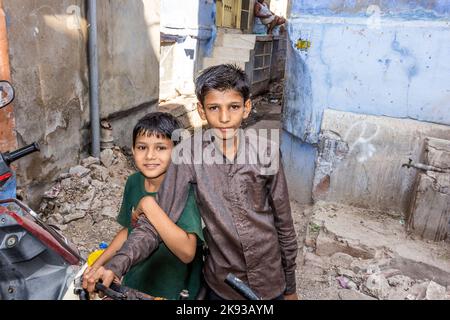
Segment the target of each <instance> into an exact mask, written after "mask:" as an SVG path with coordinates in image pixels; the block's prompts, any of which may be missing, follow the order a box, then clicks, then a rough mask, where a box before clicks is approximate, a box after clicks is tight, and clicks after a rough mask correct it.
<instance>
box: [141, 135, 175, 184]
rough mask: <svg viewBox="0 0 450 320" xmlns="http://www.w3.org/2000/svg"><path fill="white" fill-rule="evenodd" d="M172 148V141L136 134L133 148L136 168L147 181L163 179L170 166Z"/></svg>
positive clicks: (160, 136) (160, 137) (161, 137)
mask: <svg viewBox="0 0 450 320" xmlns="http://www.w3.org/2000/svg"><path fill="white" fill-rule="evenodd" d="M172 148H173V142H172V140H170V139H167V138H165V137H164V136H162V135H159V137H157V136H156V135H154V134H152V135H147V134H145V133H143V134H138V135H137V136H136V141H135V144H134V147H133V158H134V162H135V163H136V167H137V168H138V170H139V171H140V172H141V173H142V174H143V175H144V176H145V177H146V178H147V179H155V178H159V177H164V176H163V175H164V174H165V173H166V171H167V168H168V167H169V165H170V161H171V156H172Z"/></svg>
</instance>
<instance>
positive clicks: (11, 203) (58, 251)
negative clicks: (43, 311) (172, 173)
mask: <svg viewBox="0 0 450 320" xmlns="http://www.w3.org/2000/svg"><path fill="white" fill-rule="evenodd" d="M13 100H14V89H13V87H12V86H11V84H10V83H9V82H7V81H0V109H2V108H4V107H6V106H7V105H9V104H10V103H11V102H12V101H13ZM34 152H39V145H38V144H37V143H36V142H34V143H32V144H30V145H27V146H25V147H23V148H20V149H18V150H15V151H12V152H5V153H0V300H89V299H90V296H89V294H88V293H87V291H85V290H84V289H83V288H82V286H81V283H82V276H83V273H84V271H85V270H86V268H87V263H86V261H85V259H83V258H82V257H81V255H80V253H79V251H78V249H77V248H76V247H75V246H74V245H73V244H72V243H70V241H68V239H67V238H66V237H64V236H63V234H62V233H61V232H60V230H59V229H58V228H57V227H56V226H53V225H49V224H47V223H45V222H44V221H43V220H42V219H41V218H40V217H39V215H38V214H37V213H36V212H34V211H33V210H32V209H31V208H29V207H28V206H27V205H26V204H24V203H23V202H22V201H20V200H18V199H17V197H16V176H15V173H14V171H13V170H12V169H11V166H10V165H11V163H13V162H14V161H17V160H19V159H21V158H23V157H25V156H27V155H29V154H31V153H34ZM225 282H226V283H228V284H229V285H230V286H231V287H232V288H234V289H235V290H237V291H238V292H239V293H241V294H242V295H243V296H244V297H246V298H247V299H250V300H259V298H258V297H257V295H256V294H255V293H254V292H253V291H252V290H251V289H250V288H249V287H248V286H246V285H245V284H244V283H243V282H242V281H241V280H240V279H238V278H237V277H236V276H234V275H232V274H230V275H228V277H227V278H226V279H225ZM96 290H97V291H98V292H101V293H103V295H104V296H105V297H106V299H110V300H111V299H112V300H155V299H159V298H155V297H153V296H151V295H147V294H144V293H142V292H139V291H137V290H134V289H131V288H128V287H125V286H122V285H120V284H117V283H112V284H111V286H110V287H109V288H107V287H105V286H104V285H103V284H102V283H97V284H96Z"/></svg>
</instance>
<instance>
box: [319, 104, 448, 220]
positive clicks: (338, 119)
mask: <svg viewBox="0 0 450 320" xmlns="http://www.w3.org/2000/svg"><path fill="white" fill-rule="evenodd" d="M427 137H435V138H441V139H450V127H448V126H444V125H437V124H430V123H426V122H420V121H416V120H410V119H395V118H391V117H378V116H368V115H360V114H356V113H349V112H341V111H333V110H326V111H325V113H324V118H323V122H322V129H321V134H320V140H319V148H318V156H317V158H316V162H315V163H316V165H315V175H314V182H313V199H314V200H315V201H318V200H324V201H333V202H339V203H345V204H348V205H354V206H357V207H362V208H376V209H380V210H385V211H387V212H397V213H398V212H399V213H406V212H407V209H408V208H409V204H410V202H411V195H412V194H413V192H414V183H415V179H416V176H417V172H416V171H415V170H413V169H408V168H405V167H402V165H403V164H404V163H408V159H413V161H414V162H420V161H421V159H422V158H423V155H422V153H423V152H422V150H423V143H424V141H425V139H426V138H427ZM433 157H434V158H437V159H441V162H442V161H446V160H448V158H447V157H446V156H439V155H437V154H434V155H433ZM447 166H448V164H447Z"/></svg>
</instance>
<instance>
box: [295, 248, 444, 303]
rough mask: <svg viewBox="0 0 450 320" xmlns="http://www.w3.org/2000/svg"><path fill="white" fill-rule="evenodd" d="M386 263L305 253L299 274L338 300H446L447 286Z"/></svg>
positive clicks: (341, 255)
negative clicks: (306, 275) (414, 276)
mask: <svg viewBox="0 0 450 320" xmlns="http://www.w3.org/2000/svg"><path fill="white" fill-rule="evenodd" d="M389 264H390V263H389V259H380V258H374V259H362V258H360V257H358V258H357V257H353V256H351V255H348V254H346V253H342V252H337V253H335V254H333V255H332V256H331V257H327V256H325V257H320V256H317V255H315V254H314V253H312V252H308V251H307V252H305V254H304V271H303V272H305V273H306V274H308V278H310V280H312V281H314V282H317V283H323V284H325V285H326V286H329V287H330V288H333V289H334V290H335V292H336V293H337V297H335V298H338V299H341V300H373V299H378V300H450V287H448V288H446V287H445V286H443V285H441V284H438V283H436V282H434V281H432V280H428V279H413V278H410V277H408V276H406V275H404V274H402V272H401V271H400V270H398V269H394V268H392V267H390V266H389Z"/></svg>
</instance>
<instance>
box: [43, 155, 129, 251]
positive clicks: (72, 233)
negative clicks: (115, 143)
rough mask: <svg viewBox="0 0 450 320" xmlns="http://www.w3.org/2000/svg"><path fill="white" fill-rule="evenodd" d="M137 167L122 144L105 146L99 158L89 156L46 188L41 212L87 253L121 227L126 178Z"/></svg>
mask: <svg viewBox="0 0 450 320" xmlns="http://www.w3.org/2000/svg"><path fill="white" fill-rule="evenodd" d="M134 171H135V170H134V168H133V164H132V160H131V158H129V157H127V155H125V153H123V152H122V151H121V149H120V148H118V147H114V148H113V149H105V150H103V151H102V152H101V155H100V159H98V158H94V157H88V158H86V159H83V160H81V162H80V164H79V165H77V166H74V167H72V168H70V170H69V172H67V173H63V174H61V175H60V176H59V177H58V178H57V179H56V181H55V182H54V184H53V186H52V187H51V188H50V189H49V190H48V191H47V192H45V194H44V197H43V200H42V202H41V206H40V209H39V214H40V216H41V218H42V219H44V221H46V222H47V223H48V224H51V225H54V226H55V227H57V228H59V229H60V230H61V231H62V233H63V234H64V236H66V237H67V238H68V239H69V240H70V241H71V242H72V243H73V244H75V245H76V246H77V247H78V249H79V250H80V253H81V254H82V256H83V257H87V255H88V254H89V253H90V252H92V251H93V250H96V249H98V245H99V243H100V242H102V241H105V242H107V243H109V242H110V241H111V240H112V239H113V237H114V236H115V234H116V233H117V231H118V230H119V229H120V225H119V224H118V223H117V222H116V221H115V219H116V217H117V214H118V212H119V209H120V205H121V201H122V195H123V189H124V187H125V182H126V179H127V177H128V176H129V175H130V174H131V173H133V172H134Z"/></svg>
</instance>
